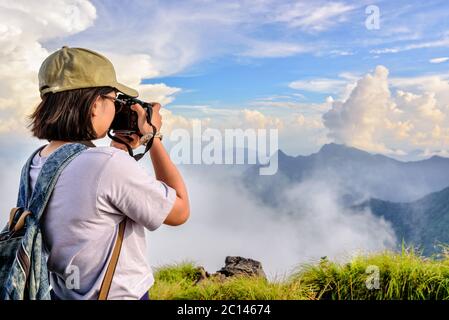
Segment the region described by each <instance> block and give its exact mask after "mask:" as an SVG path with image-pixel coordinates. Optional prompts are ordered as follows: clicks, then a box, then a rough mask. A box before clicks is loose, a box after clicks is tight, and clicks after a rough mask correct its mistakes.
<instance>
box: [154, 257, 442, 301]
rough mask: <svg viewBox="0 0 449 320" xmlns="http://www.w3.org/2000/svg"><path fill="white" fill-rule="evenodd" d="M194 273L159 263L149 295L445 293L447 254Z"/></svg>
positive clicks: (430, 296)
mask: <svg viewBox="0 0 449 320" xmlns="http://www.w3.org/2000/svg"><path fill="white" fill-rule="evenodd" d="M376 273H377V274H376ZM377 275H378V277H376V276H377ZM198 276H199V271H198V266H197V265H195V263H193V262H188V261H187V262H182V263H179V264H175V265H168V266H163V267H160V268H158V269H156V272H155V283H154V285H153V287H152V288H151V289H150V296H151V299H156V300H158V299H163V300H170V299H176V300H179V299H181V300H182V299H193V300H259V299H260V300H273V299H274V300H317V299H331V300H346V299H351V300H365V299H375V300H397V299H401V300H403V299H406V300H446V299H449V256H448V255H447V254H444V255H443V256H441V257H438V258H437V257H432V258H426V257H423V256H421V255H420V254H418V253H416V252H414V251H413V250H405V249H403V250H402V252H400V253H394V252H391V251H385V252H382V253H377V254H372V255H365V256H362V255H360V256H357V257H355V258H353V259H352V260H351V261H350V262H347V263H335V262H331V261H329V260H328V259H327V258H322V259H321V261H319V262H317V263H316V264H307V265H306V264H304V265H301V266H299V267H298V268H297V270H296V271H294V272H293V273H292V274H291V275H289V276H288V277H286V278H285V279H283V280H280V281H267V280H265V279H263V278H255V277H252V278H251V277H235V278H234V277H231V278H227V279H226V280H225V281H219V280H218V279H212V278H209V279H206V280H203V281H201V282H200V283H198V284H196V279H197V278H198ZM376 280H377V281H376Z"/></svg>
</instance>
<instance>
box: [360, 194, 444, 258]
mask: <svg viewBox="0 0 449 320" xmlns="http://www.w3.org/2000/svg"><path fill="white" fill-rule="evenodd" d="M354 208H355V209H364V208H369V209H371V212H372V213H373V214H374V215H376V216H378V217H383V218H384V219H385V220H387V221H389V222H391V224H392V226H393V229H394V230H395V233H396V236H397V238H398V239H399V240H402V239H403V240H404V241H405V242H406V243H407V244H413V245H419V246H422V249H423V253H424V254H426V255H428V254H431V253H434V252H436V251H437V249H438V248H435V245H436V244H438V243H446V244H449V232H448V230H449V188H445V189H443V190H441V191H438V192H434V193H431V194H429V195H427V196H425V197H423V198H421V199H419V200H417V201H413V202H409V203H395V202H390V201H384V200H380V199H370V200H368V201H366V202H364V203H362V204H361V205H358V206H354Z"/></svg>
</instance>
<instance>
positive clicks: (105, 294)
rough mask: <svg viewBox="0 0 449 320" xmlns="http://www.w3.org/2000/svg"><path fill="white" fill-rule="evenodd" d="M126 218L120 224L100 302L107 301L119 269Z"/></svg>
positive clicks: (100, 294)
mask: <svg viewBox="0 0 449 320" xmlns="http://www.w3.org/2000/svg"><path fill="white" fill-rule="evenodd" d="M125 227H126V218H125V219H123V220H122V222H120V225H119V230H118V235H117V240H116V241H115V245H114V250H113V251H112V257H111V260H110V261H109V265H108V268H107V269H106V273H105V275H104V278H103V282H102V283H101V288H100V293H99V294H98V300H106V299H107V298H108V295H109V289H110V288H111V283H112V278H113V277H114V272H115V268H116V267H117V262H118V258H119V256H120V250H121V248H122V242H123V238H124V236H125Z"/></svg>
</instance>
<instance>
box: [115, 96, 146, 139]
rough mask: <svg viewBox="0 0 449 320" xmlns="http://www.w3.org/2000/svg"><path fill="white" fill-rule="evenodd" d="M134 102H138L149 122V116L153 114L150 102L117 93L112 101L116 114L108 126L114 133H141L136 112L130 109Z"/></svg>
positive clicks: (140, 134)
mask: <svg viewBox="0 0 449 320" xmlns="http://www.w3.org/2000/svg"><path fill="white" fill-rule="evenodd" d="M136 103H138V104H140V105H141V106H142V108H143V109H144V110H145V111H146V115H147V122H148V123H151V116H152V114H153V105H152V104H151V103H148V102H144V101H142V100H139V99H136V98H133V97H130V96H127V95H124V94H119V95H118V96H117V98H116V99H115V101H114V104H115V110H116V111H115V112H116V114H115V117H114V120H113V121H112V124H111V127H110V129H112V130H113V131H114V133H119V134H123V135H131V134H133V133H135V134H137V135H138V136H139V137H141V136H142V135H143V134H142V133H141V132H140V130H139V126H138V117H137V112H135V111H133V110H131V106H132V105H133V104H136Z"/></svg>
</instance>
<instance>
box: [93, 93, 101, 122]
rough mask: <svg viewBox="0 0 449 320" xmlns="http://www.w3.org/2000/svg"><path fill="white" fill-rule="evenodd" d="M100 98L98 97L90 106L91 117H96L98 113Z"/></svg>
mask: <svg viewBox="0 0 449 320" xmlns="http://www.w3.org/2000/svg"><path fill="white" fill-rule="evenodd" d="M100 99H101V98H100V96H98V97H97V98H96V99H95V101H94V104H93V105H92V117H96V116H97V115H98V112H99V111H100V107H101V100H100Z"/></svg>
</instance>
